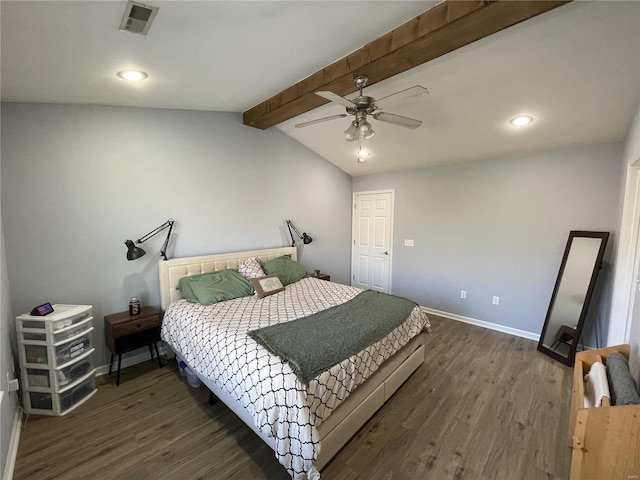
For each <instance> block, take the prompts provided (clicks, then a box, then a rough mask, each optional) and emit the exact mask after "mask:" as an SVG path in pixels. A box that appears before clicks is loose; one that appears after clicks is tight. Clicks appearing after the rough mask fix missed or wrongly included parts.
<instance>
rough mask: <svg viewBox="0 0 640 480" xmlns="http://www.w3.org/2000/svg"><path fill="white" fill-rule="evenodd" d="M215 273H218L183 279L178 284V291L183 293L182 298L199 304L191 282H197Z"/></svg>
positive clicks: (201, 274)
mask: <svg viewBox="0 0 640 480" xmlns="http://www.w3.org/2000/svg"><path fill="white" fill-rule="evenodd" d="M214 273H217V272H207V273H200V274H198V275H191V276H190V277H182V278H181V279H180V281H179V282H178V290H180V292H182V298H184V299H185V300H186V301H188V302H191V303H198V299H197V298H196V295H195V294H194V293H193V290H192V289H191V281H192V280H196V279H198V278H200V277H204V276H207V275H212V274H214Z"/></svg>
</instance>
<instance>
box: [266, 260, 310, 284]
mask: <svg viewBox="0 0 640 480" xmlns="http://www.w3.org/2000/svg"><path fill="white" fill-rule="evenodd" d="M262 269H263V270H264V272H265V273H266V274H267V275H278V278H280V281H281V282H282V285H289V284H290V283H293V282H297V281H298V280H302V279H303V278H305V277H306V276H307V271H306V270H305V269H304V267H303V266H302V265H300V264H299V263H298V262H296V261H294V260H292V259H291V257H290V256H289V255H283V256H282V257H278V258H274V259H273V260H269V261H268V262H266V263H265V264H264V265H263V266H262Z"/></svg>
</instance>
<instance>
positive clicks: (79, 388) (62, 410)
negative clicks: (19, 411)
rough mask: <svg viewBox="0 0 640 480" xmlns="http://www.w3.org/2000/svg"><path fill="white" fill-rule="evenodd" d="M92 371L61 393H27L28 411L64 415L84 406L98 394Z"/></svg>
mask: <svg viewBox="0 0 640 480" xmlns="http://www.w3.org/2000/svg"><path fill="white" fill-rule="evenodd" d="M94 373H95V372H94V371H91V372H90V373H89V374H87V375H85V377H83V378H81V379H79V380H77V381H76V382H74V383H72V384H69V386H68V387H66V388H64V389H63V390H61V391H59V392H53V391H43V392H39V391H32V390H31V391H27V392H25V393H26V395H25V398H24V399H25V402H26V403H27V405H25V407H26V410H27V411H28V412H31V413H36V414H38V413H40V414H44V415H64V414H66V413H69V412H70V411H71V410H73V409H75V408H76V407H78V406H80V405H82V404H83V403H84V402H85V401H87V400H88V399H89V398H90V397H92V396H93V394H94V393H95V392H96V377H95V375H94Z"/></svg>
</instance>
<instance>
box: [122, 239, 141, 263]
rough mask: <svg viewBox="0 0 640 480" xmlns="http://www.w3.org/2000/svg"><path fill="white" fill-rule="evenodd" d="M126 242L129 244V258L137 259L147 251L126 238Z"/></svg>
mask: <svg viewBox="0 0 640 480" xmlns="http://www.w3.org/2000/svg"><path fill="white" fill-rule="evenodd" d="M124 244H125V245H126V246H127V260H135V259H136V258H140V257H142V256H143V255H144V254H145V253H147V252H145V251H144V250H143V249H142V248H140V247H136V245H135V244H134V243H133V242H132V241H131V240H126V241H125V242H124Z"/></svg>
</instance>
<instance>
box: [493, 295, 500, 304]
mask: <svg viewBox="0 0 640 480" xmlns="http://www.w3.org/2000/svg"><path fill="white" fill-rule="evenodd" d="M491 303H493V304H494V305H500V297H496V296H495V295H494V297H493V302H491Z"/></svg>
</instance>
